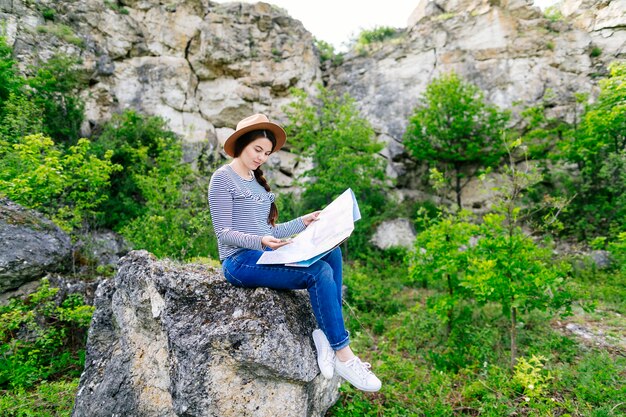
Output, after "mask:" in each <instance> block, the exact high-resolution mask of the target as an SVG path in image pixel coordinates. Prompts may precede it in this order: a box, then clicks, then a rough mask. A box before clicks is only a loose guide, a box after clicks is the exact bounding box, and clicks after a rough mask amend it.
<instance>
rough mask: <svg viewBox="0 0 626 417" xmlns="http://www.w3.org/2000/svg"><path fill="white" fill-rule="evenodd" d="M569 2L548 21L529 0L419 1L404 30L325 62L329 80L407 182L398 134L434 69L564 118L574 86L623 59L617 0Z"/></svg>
mask: <svg viewBox="0 0 626 417" xmlns="http://www.w3.org/2000/svg"><path fill="white" fill-rule="evenodd" d="M566 3H568V2H566ZM569 3H571V4H572V5H569V6H567V8H568V10H570V11H568V12H566V13H563V17H562V18H558V17H556V18H553V19H548V18H546V17H544V16H543V14H542V13H541V11H540V10H539V9H538V8H536V7H533V6H532V1H531V0H500V1H494V0H451V1H437V0H435V1H433V0H422V1H420V2H419V4H418V6H417V8H416V9H415V11H414V12H413V14H412V16H411V17H410V19H409V25H408V27H407V29H406V30H405V31H402V32H400V33H399V34H398V36H397V37H396V38H395V39H393V40H390V41H388V42H384V43H379V44H374V45H371V46H370V47H369V48H368V49H367V50H365V51H360V52H359V51H352V52H351V53H350V54H349V55H348V56H347V57H346V59H345V61H344V62H343V64H342V65H340V66H337V67H335V68H333V69H332V70H331V72H330V75H329V76H328V82H329V85H330V86H331V87H332V88H334V89H336V90H339V91H341V92H347V93H349V94H350V95H352V96H353V97H355V98H356V101H357V103H358V105H359V107H360V109H361V111H362V113H363V114H365V115H367V118H368V120H370V121H371V122H372V123H373V125H374V128H375V129H376V131H377V132H378V133H379V137H380V138H381V139H382V140H384V141H385V142H387V143H388V146H387V149H386V151H385V152H386V155H387V157H388V158H389V159H390V160H391V161H392V162H391V166H390V170H389V173H390V175H392V176H396V177H400V178H399V179H400V186H401V187H402V186H404V187H408V188H411V187H414V186H415V185H414V184H412V183H411V178H410V175H405V174H410V173H408V172H407V167H406V164H405V163H406V158H405V157H404V155H403V147H402V144H401V142H402V136H403V134H404V131H405V128H406V125H407V120H408V118H409V117H410V115H411V114H412V111H413V109H414V108H415V106H416V105H417V104H418V99H419V96H420V95H421V94H422V92H423V91H424V90H425V88H426V86H427V85H428V83H429V82H430V81H431V80H432V79H433V78H434V77H437V76H438V75H440V74H442V73H446V72H449V71H455V72H457V73H458V74H461V75H462V76H463V77H464V78H466V79H468V80H469V81H471V82H472V83H474V84H476V85H478V86H479V87H480V88H481V89H482V90H484V91H485V97H486V99H487V100H489V101H491V102H492V103H495V104H497V105H499V106H501V107H503V108H509V109H513V110H519V109H520V108H521V106H524V105H533V104H536V103H537V102H539V101H540V100H544V101H546V102H547V105H548V107H549V108H550V115H551V116H553V117H560V118H563V119H565V120H568V121H572V120H573V117H574V113H575V107H576V105H575V96H574V94H575V93H582V92H587V93H591V94H592V96H593V93H594V92H595V87H596V78H597V77H598V76H600V75H604V74H605V73H606V68H607V64H608V63H609V62H611V61H613V60H616V59H624V58H626V49H625V48H626V46H625V44H624V40H625V38H624V37H625V36H626V30H625V29H626V3H625V2H623V1H585V2H584V3H585V4H584V5H582V3H583V2H582V1H577V2H575V1H571V2H569ZM569 3H568V4H569ZM573 3H576V4H578V5H580V6H582V10H581V9H577V8H576V7H575V5H573ZM565 6H566V5H564V7H565ZM584 6H586V7H588V8H585V7H584ZM515 103H519V104H520V105H521V106H518V107H517V108H516V107H515V106H514V104H515ZM514 121H515V122H518V121H519V118H518V117H515V116H514Z"/></svg>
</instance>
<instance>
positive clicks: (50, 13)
mask: <svg viewBox="0 0 626 417" xmlns="http://www.w3.org/2000/svg"><path fill="white" fill-rule="evenodd" d="M55 13H56V11H55V10H54V9H44V10H43V11H42V12H41V15H42V16H43V18H44V20H54V14H55Z"/></svg>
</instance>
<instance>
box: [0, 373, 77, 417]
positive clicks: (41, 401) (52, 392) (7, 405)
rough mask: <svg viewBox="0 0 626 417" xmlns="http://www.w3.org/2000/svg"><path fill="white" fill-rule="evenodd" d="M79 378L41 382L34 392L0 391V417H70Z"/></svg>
mask: <svg viewBox="0 0 626 417" xmlns="http://www.w3.org/2000/svg"><path fill="white" fill-rule="evenodd" d="M77 390H78V378H75V379H73V380H70V381H56V382H46V381H44V382H41V384H39V385H37V387H36V388H34V389H32V390H25V389H23V388H18V389H15V390H12V391H0V415H2V416H4V417H70V415H71V413H72V407H73V406H74V397H75V396H76V391H77Z"/></svg>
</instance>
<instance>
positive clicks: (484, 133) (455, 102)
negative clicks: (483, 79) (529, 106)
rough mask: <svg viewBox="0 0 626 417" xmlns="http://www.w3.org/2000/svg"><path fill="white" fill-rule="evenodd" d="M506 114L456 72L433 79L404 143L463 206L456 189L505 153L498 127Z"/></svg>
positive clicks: (416, 109) (414, 115)
mask: <svg viewBox="0 0 626 417" xmlns="http://www.w3.org/2000/svg"><path fill="white" fill-rule="evenodd" d="M508 119H509V113H508V112H506V111H502V110H500V109H498V108H497V107H496V106H493V105H491V104H489V103H487V102H485V100H484V97H483V93H482V91H480V89H479V88H478V87H476V86H475V85H473V84H471V83H468V82H466V81H464V80H463V79H462V78H461V77H459V76H458V75H456V74H455V73H450V74H444V75H442V76H441V77H439V78H437V79H434V80H433V81H432V82H431V83H430V84H429V85H428V87H427V88H426V91H425V92H424V94H423V95H422V97H420V103H419V105H418V106H417V107H416V108H415V110H414V113H413V115H412V116H411V118H410V119H409V125H408V126H407V129H406V133H405V135H404V144H405V146H406V148H407V150H408V151H409V153H410V154H411V156H412V157H413V158H414V159H415V160H416V161H418V162H423V163H428V164H430V165H431V166H433V167H436V168H437V169H438V170H439V171H440V172H442V173H445V180H446V183H448V184H449V187H451V188H452V189H453V190H454V192H455V194H456V202H457V205H458V206H459V208H460V207H462V201H461V192H462V189H463V188H464V187H465V186H466V185H467V184H468V182H469V181H470V180H471V179H472V178H473V177H475V176H477V175H479V169H489V168H491V167H496V166H498V164H499V163H500V161H501V159H502V157H503V156H504V154H505V150H504V148H503V146H502V144H503V140H502V136H503V130H504V128H505V126H506V123H507V121H508Z"/></svg>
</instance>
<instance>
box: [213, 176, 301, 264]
mask: <svg viewBox="0 0 626 417" xmlns="http://www.w3.org/2000/svg"><path fill="white" fill-rule="evenodd" d="M274 198H275V195H274V193H270V192H267V191H265V188H263V187H262V186H261V184H259V183H258V182H257V180H256V178H254V177H253V178H252V179H250V180H246V179H243V178H241V177H240V176H239V175H238V174H237V173H236V172H235V171H234V170H233V169H232V167H231V166H230V165H228V164H227V165H224V166H222V167H221V168H219V169H218V170H217V171H215V172H214V173H213V176H211V182H210V184H209V209H210V210H211V220H212V221H213V228H214V229H215V234H216V235H217V244H218V245H217V247H218V251H219V255H220V260H222V261H223V260H224V259H226V258H228V257H229V256H231V255H234V254H235V253H237V252H238V251H240V250H241V249H243V248H247V249H256V250H263V247H262V245H261V239H262V238H263V236H268V235H271V236H274V237H276V238H283V237H288V236H292V235H295V234H297V233H300V232H301V231H303V230H304V229H305V228H306V226H305V225H304V222H303V221H302V218H301V217H299V218H297V219H294V220H291V221H289V222H287V223H280V224H277V225H276V226H272V225H270V224H268V223H267V217H268V216H269V213H270V207H271V205H272V202H273V201H274Z"/></svg>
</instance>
